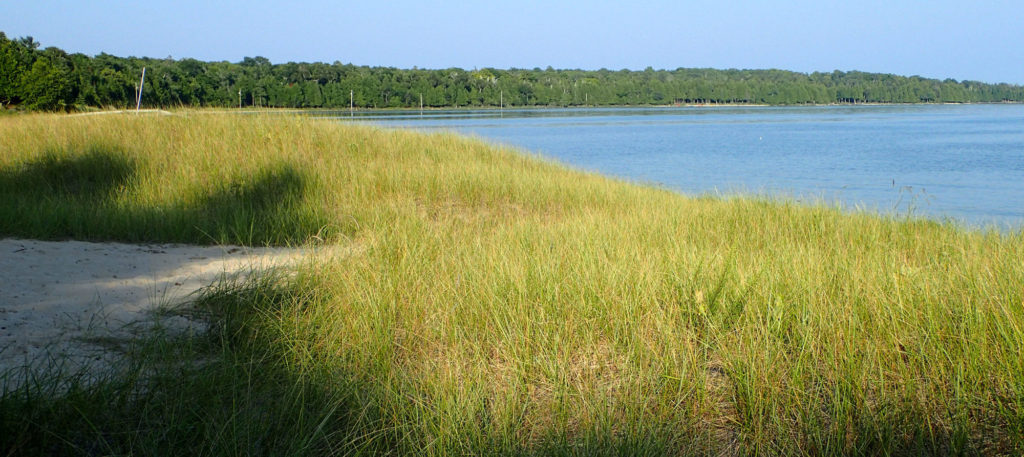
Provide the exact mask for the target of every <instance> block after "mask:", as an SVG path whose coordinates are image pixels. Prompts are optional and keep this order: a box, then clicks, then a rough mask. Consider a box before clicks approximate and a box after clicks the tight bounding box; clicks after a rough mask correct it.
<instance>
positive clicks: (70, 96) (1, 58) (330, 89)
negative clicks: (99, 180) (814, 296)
mask: <svg viewBox="0 0 1024 457" xmlns="http://www.w3.org/2000/svg"><path fill="white" fill-rule="evenodd" d="M143 67H145V68H146V80H145V87H144V91H143V97H142V105H143V106H144V107H177V106H185V107H238V106H243V107H274V108H327V109H335V108H348V107H349V106H350V103H351V105H352V106H354V107H356V108H411V107H419V106H420V105H421V103H422V106H424V107H431V108H439V107H496V106H499V105H503V106H506V107H512V106H613V105H672V104H731V103H734V104H768V105H798V104H831V103H968V102H1022V101H1024V86H1019V85H1011V84H986V83H981V82H977V81H956V80H953V79H946V80H937V79H927V78H922V77H919V76H910V77H904V76H896V75H891V74H879V73H864V72H859V71H850V72H842V71H838V70H837V71H833V72H831V73H828V72H815V73H810V74H806V73H797V72H791V71H783V70H735V69H732V70H715V69H692V68H678V69H675V70H654V69H652V68H647V69H645V70H643V71H631V70H617V71H616V70H607V69H601V70H595V71H587V70H556V69H553V68H551V67H548V68H546V69H540V68H533V69H508V70H500V69H494V68H482V69H473V70H464V69H461V68H448V69H432V70H425V69H418V68H413V69H398V68H391V67H368V66H356V65H352V64H343V63H341V62H334V63H332V64H327V63H306V62H288V63H282V64H273V63H271V62H270V61H269V60H268V59H266V58H264V57H246V58H244V59H242V61H241V62H237V63H231V62H226V61H222V62H204V61H200V60H196V59H173V58H171V57H167V58H164V59H156V58H146V57H142V58H140V57H117V56H112V55H109V54H105V53H103V54H99V55H97V56H87V55H85V54H80V53H75V54H69V53H67V52H65V51H63V50H61V49H59V48H56V47H48V48H45V49H40V45H39V43H38V42H36V41H35V40H33V39H32V37H24V38H17V39H9V38H7V36H6V35H4V33H3V32H0V107H10V106H16V107H19V108H23V109H30V110H74V109H86V108H87V107H102V108H126V107H134V106H135V101H136V91H137V90H138V85H139V77H140V74H141V72H142V68H143Z"/></svg>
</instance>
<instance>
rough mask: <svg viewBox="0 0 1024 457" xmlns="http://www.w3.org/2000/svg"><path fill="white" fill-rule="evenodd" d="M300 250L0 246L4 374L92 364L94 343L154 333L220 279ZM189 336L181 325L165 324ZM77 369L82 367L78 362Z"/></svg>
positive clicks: (0, 367) (97, 352) (178, 320)
mask: <svg viewBox="0 0 1024 457" xmlns="http://www.w3.org/2000/svg"><path fill="white" fill-rule="evenodd" d="M303 254H304V252H303V251H302V250H298V249H267V248H240V247H230V246H220V247H196V246H184V245H172V244H148V245H132V244H120V243H87V242H80V241H63V242H52V241H33V240H19V239H0V372H3V371H5V370H6V369H9V368H13V367H19V366H24V365H26V364H27V363H29V362H36V361H39V360H52V359H53V358H54V357H56V358H63V359H68V358H70V359H83V358H90V359H95V360H99V359H101V358H102V357H104V356H105V355H108V354H107V353H106V352H104V348H101V347H99V346H97V345H96V344H94V343H91V342H90V340H91V341H98V340H101V339H110V338H107V337H113V338H120V337H125V336H130V335H131V334H132V333H133V332H135V331H138V330H139V328H152V325H153V324H154V323H155V322H158V320H157V318H156V317H154V313H153V311H154V310H156V309H157V308H158V307H161V306H173V305H177V304H181V303H184V302H187V301H188V300H190V298H191V297H194V295H193V293H194V292H195V291H197V290H199V289H200V288H202V287H205V286H208V285H210V284H212V283H213V282H215V281H216V280H218V279H219V278H220V277H221V276H222V275H225V274H226V275H234V274H246V273H249V272H251V271H253V269H262V268H267V267H272V266H280V265H283V264H285V263H287V262H289V261H292V260H296V259H298V258H299V257H301V256H302V255H303ZM159 322H160V323H161V325H165V326H169V327H172V328H175V327H176V328H184V329H187V328H189V326H190V325H196V324H195V323H190V322H189V321H187V320H186V319H184V318H182V317H175V318H170V319H169V320H168V319H163V320H159ZM72 363H81V362H80V361H74V360H73V361H72Z"/></svg>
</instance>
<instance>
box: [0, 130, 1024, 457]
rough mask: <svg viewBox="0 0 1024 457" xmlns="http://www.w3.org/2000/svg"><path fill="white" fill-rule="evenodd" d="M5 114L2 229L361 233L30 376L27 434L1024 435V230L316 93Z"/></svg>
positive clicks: (235, 239) (330, 437)
mask: <svg viewBox="0 0 1024 457" xmlns="http://www.w3.org/2000/svg"><path fill="white" fill-rule="evenodd" d="M0 138H3V141H2V142H0V234H2V235H9V236H23V237H37V238H58V239H59V238H84V239H96V240H126V241H177V242H193V243H246V244H259V245H262V244H273V245H279V244H304V243H316V244H326V245H331V246H337V247H338V248H339V249H334V250H333V251H331V252H333V253H334V254H333V256H330V257H321V258H316V259H311V260H310V261H309V262H307V264H305V265H304V266H302V267H301V268H299V269H298V271H297V272H294V273H293V274H283V275H275V274H268V275H266V276H263V277H260V278H256V279H254V280H252V281H251V282H247V283H238V284H236V283H224V284H220V285H218V286H216V287H213V288H211V289H210V290H208V291H207V293H206V294H205V295H204V297H203V298H202V299H200V300H199V301H198V302H197V303H196V305H195V308H194V309H191V310H183V312H189V313H192V314H198V315H201V316H204V317H205V318H206V319H209V320H210V322H211V324H212V325H211V327H210V330H209V331H208V332H207V333H204V334H202V335H198V336H195V337H185V336H176V335H163V336H161V335H154V336H153V337H152V338H149V339H145V340H141V341H139V342H137V345H136V347H135V349H134V350H133V351H131V352H130V353H129V354H127V356H126V358H125V360H124V362H123V365H119V366H117V367H112V368H111V375H110V377H109V378H107V379H105V380H103V381H102V382H95V383H84V382H81V383H75V382H73V381H74V380H75V379H77V378H75V377H74V375H73V374H67V373H56V374H54V376H53V377H45V376H44V377H41V378H38V379H37V380H36V381H35V382H33V383H30V384H28V385H27V386H14V385H8V386H7V387H5V388H4V390H3V395H2V397H0V427H2V428H0V449H7V450H10V451H11V452H13V453H15V454H18V453H40V452H41V453H68V454H78V453H81V454H95V453H107V454H164V453H166V454H171V453H174V454H181V453H186V454H217V455H220V454H232V455H235V454H247V455H248V454H269V455H280V454H292V455H304V454H312V455H323V454H360V453H395V454H416V455H451V454H465V453H469V454H492V453H494V454H580V455H591V454H652V455H663V454H669V453H681V454H716V455H718V454H725V455H801V454H802V455H821V454H846V455H851V454H852V455H878V454H896V455H902V454H913V455H920V454H926V455H928V454H932V455H935V454H937V455H947V454H1020V453H1022V452H1024V358H1022V357H1021V354H1022V353H1024V287H1022V286H1021V285H1022V284H1024V263H1022V262H1021V259H1024V235H1022V233H1020V232H1017V233H999V232H978V231H965V230H962V229H959V228H957V227H954V226H949V225H943V224H939V223H936V222H931V221H926V220H916V219H911V218H901V219H895V218H885V217H880V216H875V215H870V214H850V213H844V212H842V211H839V210H836V209H833V208H828V207H823V206H819V207H806V206H800V205H795V204H793V203H789V202H785V201H781V202H773V201H765V200H762V199H753V198H731V199H726V200H722V199H714V198H690V197H685V196H680V195H677V194H674V193H672V192H668V191H665V190H659V189H653V188H648V187H643V186H637V185H632V184H628V183H623V182H620V181H616V180H613V179H609V178H605V177H601V176H597V175H593V174H586V173H581V172H578V171H573V170H569V169H567V168H565V167H562V166H560V165H557V164H554V163H550V162H547V161H545V160H542V159H539V158H536V157H531V156H528V155H526V154H523V153H521V152H519V151H513V150H507V149H502V148H497V147H494V146H489V145H486V144H483V143H481V142H478V141H473V140H468V139H464V138H461V137H458V136H454V135H449V134H441V135H423V134H419V133H412V132H406V131H394V130H383V129H377V128H372V127H365V126H352V125H339V124H334V123H329V122H323V121H314V120H309V119H304V118H300V117H272V116H248V117H245V116H230V115H212V114H206V113H203V112H191V113H182V114H181V115H177V116H168V117H146V116H142V117H136V116H106V117H101V116H92V117H86V118H72V117H62V116H46V115H34V116H23V117H16V118H8V119H4V121H3V122H2V123H0ZM69 379H70V380H71V382H69ZM57 385H60V386H62V387H61V388H60V389H57V387H55V386H57ZM69 385H70V387H68V386H69ZM26 419H27V420H26Z"/></svg>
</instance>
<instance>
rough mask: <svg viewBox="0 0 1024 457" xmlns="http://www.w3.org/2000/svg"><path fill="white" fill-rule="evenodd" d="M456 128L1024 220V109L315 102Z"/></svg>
mask: <svg viewBox="0 0 1024 457" xmlns="http://www.w3.org/2000/svg"><path fill="white" fill-rule="evenodd" d="M310 114H311V115H314V116H318V117H328V118H336V119H340V120H344V121H347V122H351V121H355V122H366V123H373V124H375V125H383V126H394V127H408V128H415V129H421V130H428V131H432V130H452V131H457V132H461V133H466V134H470V135H474V136H478V137H482V138H486V139H489V140H491V141H494V142H499V143H503V144H510V145H514V146H518V147H522V148H525V149H529V150H532V151H536V152H539V153H542V154H545V155H547V156H550V157H553V158H555V159H558V160H560V161H563V162H565V163H568V164H570V165H572V166H575V167H578V168H583V169H587V170H595V171H599V172H602V173H606V174H610V175H615V176H620V177H624V178H627V179H631V180H635V181H641V182H648V183H654V184H658V185H662V186H666V187H669V188H673V189H677V190H680V191H683V192H686V193H691V194H702V193H735V192H744V193H751V192H753V193H763V194H770V195H783V196H786V197H792V198H796V199H801V200H803V199H815V200H816V199H824V200H827V201H830V202H837V203H839V204H842V205H844V206H846V207H851V208H852V207H857V208H866V209H872V210H878V211H882V212H893V211H897V212H900V213H906V212H907V211H911V212H913V213H914V214H922V215H927V216H929V217H934V218H937V219H956V220H959V221H961V222H965V223H968V224H971V225H987V224H997V225H1000V226H1002V227H1010V228H1017V227H1021V226H1024V105H889V106H864V105H861V106H834V107H667V108H565V109H505V110H498V109H488V110H424V111H423V112H422V113H421V112H420V111H419V110H402V111H356V112H355V113H353V116H352V117H350V116H349V112H348V111H345V112H337V111H334V112H331V111H320V112H310Z"/></svg>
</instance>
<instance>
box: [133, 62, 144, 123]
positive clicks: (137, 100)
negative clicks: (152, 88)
mask: <svg viewBox="0 0 1024 457" xmlns="http://www.w3.org/2000/svg"><path fill="white" fill-rule="evenodd" d="M145 82H146V67H142V78H141V79H139V94H138V96H137V97H135V114H139V107H141V106H142V86H143V84H145Z"/></svg>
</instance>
